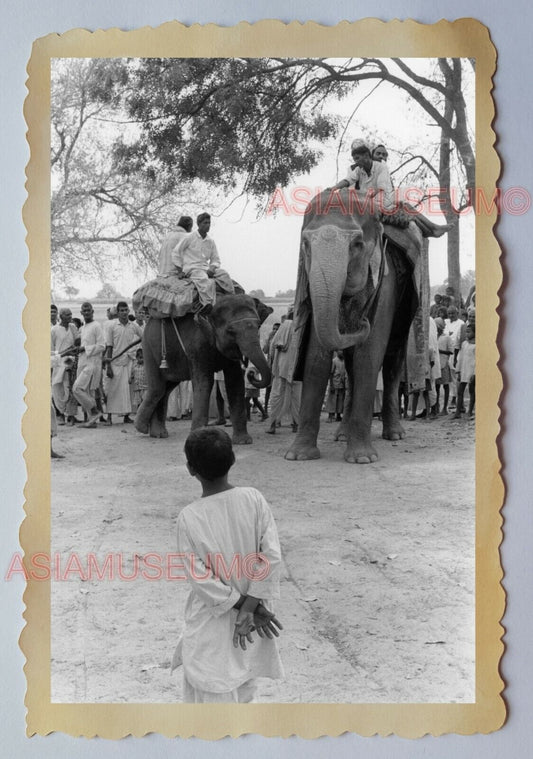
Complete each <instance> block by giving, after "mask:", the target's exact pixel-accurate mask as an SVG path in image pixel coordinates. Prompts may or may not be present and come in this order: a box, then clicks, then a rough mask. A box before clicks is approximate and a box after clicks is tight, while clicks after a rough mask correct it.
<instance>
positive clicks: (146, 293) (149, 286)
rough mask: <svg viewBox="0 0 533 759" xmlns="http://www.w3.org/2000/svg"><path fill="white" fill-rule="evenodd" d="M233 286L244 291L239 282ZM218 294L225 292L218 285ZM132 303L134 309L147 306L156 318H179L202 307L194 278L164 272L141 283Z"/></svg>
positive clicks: (238, 290) (241, 291)
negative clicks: (182, 277) (184, 277)
mask: <svg viewBox="0 0 533 759" xmlns="http://www.w3.org/2000/svg"><path fill="white" fill-rule="evenodd" d="M232 281H233V280H232ZM233 286H234V288H235V292H236V293H244V290H243V288H242V287H241V286H240V285H239V283H238V282H235V281H233ZM217 294H223V291H222V290H219V288H218V287H217ZM132 304H133V309H134V311H138V310H139V309H140V308H145V309H146V311H147V312H148V314H149V316H151V317H153V318H154V319H166V318H167V317H174V318H179V317H180V316H185V314H188V313H194V312H195V311H197V310H198V309H199V308H200V301H199V299H198V291H197V290H196V287H195V285H194V283H193V282H192V280H190V279H180V278H179V277H178V276H177V274H163V275H160V276H158V277H156V278H155V279H151V280H150V281H149V282H146V284H144V285H141V287H139V288H138V289H137V290H135V292H134V293H133V297H132Z"/></svg>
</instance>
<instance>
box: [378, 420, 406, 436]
mask: <svg viewBox="0 0 533 759" xmlns="http://www.w3.org/2000/svg"><path fill="white" fill-rule="evenodd" d="M381 437H382V438H383V439H384V440H403V439H404V437H405V430H404V428H403V427H402V425H401V424H400V422H397V423H396V424H390V425H387V426H385V425H383V432H382V434H381Z"/></svg>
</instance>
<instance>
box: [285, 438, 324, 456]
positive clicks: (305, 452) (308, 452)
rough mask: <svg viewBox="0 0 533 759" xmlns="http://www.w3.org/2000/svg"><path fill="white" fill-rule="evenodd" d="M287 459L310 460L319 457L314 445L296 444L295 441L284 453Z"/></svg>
mask: <svg viewBox="0 0 533 759" xmlns="http://www.w3.org/2000/svg"><path fill="white" fill-rule="evenodd" d="M285 458H286V459H287V461H312V460H313V459H319V458H320V450H319V449H318V448H317V447H316V445H298V442H297V441H296V442H295V443H294V445H292V446H291V447H290V448H289V450H288V451H287V453H286V454H285Z"/></svg>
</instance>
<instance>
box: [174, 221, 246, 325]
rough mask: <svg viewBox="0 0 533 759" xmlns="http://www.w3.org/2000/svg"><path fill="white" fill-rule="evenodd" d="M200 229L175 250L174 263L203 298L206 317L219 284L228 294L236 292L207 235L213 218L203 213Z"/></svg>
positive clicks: (199, 223) (212, 241)
mask: <svg viewBox="0 0 533 759" xmlns="http://www.w3.org/2000/svg"><path fill="white" fill-rule="evenodd" d="M196 224H197V226H198V229H197V230H196V232H191V233H190V234H188V235H185V237H184V238H183V239H182V240H181V241H180V242H179V243H178V244H177V245H176V247H175V248H174V250H173V251H172V262H173V264H174V266H175V267H176V271H177V273H178V275H179V276H181V277H187V278H189V279H190V280H191V281H192V282H193V283H194V285H195V286H196V289H197V290H198V296H199V299H200V306H201V309H200V311H199V313H201V314H202V315H207V314H208V313H209V312H210V311H211V309H212V307H213V305H214V304H215V300H216V285H217V284H218V285H219V287H220V288H221V289H222V290H223V291H224V292H225V293H234V292H235V289H234V287H233V282H232V281H231V278H230V276H229V274H228V273H227V272H226V271H225V270H224V269H222V268H221V266H220V257H219V255H218V251H217V246H216V245H215V241H214V240H213V239H212V238H211V237H209V235H208V234H207V233H208V232H209V229H210V227H211V216H210V215H209V214H208V213H201V214H200V215H199V216H198V218H197V219H196Z"/></svg>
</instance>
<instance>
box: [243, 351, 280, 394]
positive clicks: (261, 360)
mask: <svg viewBox="0 0 533 759" xmlns="http://www.w3.org/2000/svg"><path fill="white" fill-rule="evenodd" d="M239 347H240V348H241V350H242V352H243V354H244V355H245V356H246V357H247V358H248V359H249V360H250V361H251V362H252V364H253V365H254V366H255V367H256V369H257V370H258V372H259V373H260V375H261V379H257V378H256V377H255V376H254V375H253V374H252V375H251V376H249V377H248V379H249V381H250V384H251V385H253V386H254V387H255V388H257V390H262V389H263V388H265V387H268V386H269V385H270V382H271V379H272V373H271V371H270V367H269V365H268V361H267V360H266V357H265V354H264V353H263V351H262V350H261V346H260V345H259V342H257V344H253V345H246V346H239Z"/></svg>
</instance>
